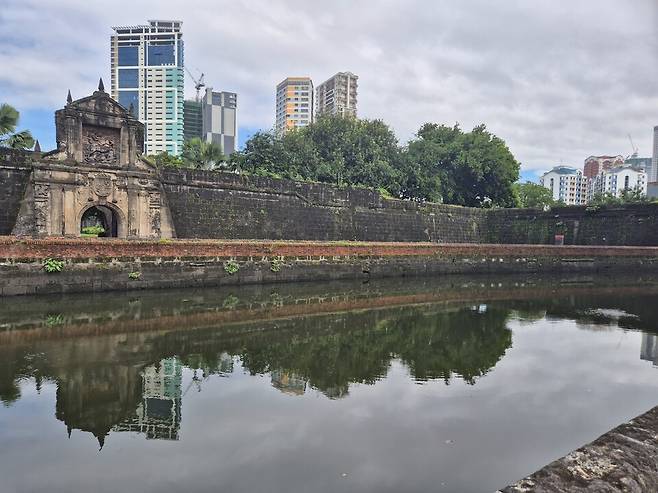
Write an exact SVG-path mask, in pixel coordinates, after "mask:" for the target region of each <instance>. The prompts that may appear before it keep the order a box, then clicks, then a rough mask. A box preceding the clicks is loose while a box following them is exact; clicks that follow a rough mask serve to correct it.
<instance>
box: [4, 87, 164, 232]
mask: <svg viewBox="0 0 658 493" xmlns="http://www.w3.org/2000/svg"><path fill="white" fill-rule="evenodd" d="M55 123H56V138H57V149H56V150H55V151H52V152H48V153H45V154H36V155H34V156H32V160H31V162H30V167H31V173H30V177H29V180H28V183H27V185H26V186H25V189H24V191H23V200H22V202H21V205H20V209H19V211H18V214H17V218H16V220H15V225H14V227H13V229H12V234H15V235H30V236H80V234H81V226H82V225H83V222H84V221H83V218H87V223H89V221H90V219H89V218H91V220H93V221H96V222H97V223H98V225H99V226H101V227H102V228H103V230H104V233H103V235H105V236H114V237H118V238H170V237H172V236H174V229H173V225H172V222H171V219H170V217H171V216H170V214H169V210H168V209H167V207H166V200H165V199H164V198H163V193H162V188H161V185H160V180H159V178H158V174H157V170H156V169H155V168H154V167H153V166H151V165H150V164H149V163H148V162H146V161H145V160H143V159H142V158H141V149H142V148H143V140H144V127H143V125H142V124H141V123H140V122H139V121H137V120H136V119H134V118H133V117H132V115H131V114H130V113H129V112H128V111H127V110H126V109H125V108H123V107H122V106H121V105H119V104H118V103H116V102H115V101H114V100H113V99H112V98H111V97H110V96H109V94H107V93H106V92H104V91H103V90H102V86H100V87H99V90H98V91H96V92H94V93H93V94H92V95H91V96H89V97H86V98H82V99H79V100H76V101H72V100H71V99H69V101H68V104H67V105H66V106H65V107H64V108H63V109H61V110H58V111H57V112H56V113H55ZM90 224H93V223H90Z"/></svg>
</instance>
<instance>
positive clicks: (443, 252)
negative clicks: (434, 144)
mask: <svg viewBox="0 0 658 493" xmlns="http://www.w3.org/2000/svg"><path fill="white" fill-rule="evenodd" d="M272 256H284V257H345V256H356V257H360V256H364V257H366V256H376V257H389V256H390V257H393V256H444V257H450V256H459V257H464V256H470V257H472V256H476V257H501V258H502V257H571V258H586V257H590V258H591V257H656V258H657V259H658V247H637V246H554V245H500V244H474V243H470V244H465V243H444V244H439V243H382V242H346V241H339V242H321V241H273V240H182V239H176V240H118V239H108V238H47V239H32V238H30V239H28V238H20V237H13V236H0V259H3V258H4V259H30V258H38V259H41V258H48V257H54V258H67V259H69V258H71V259H72V258H117V257H161V258H176V257H272Z"/></svg>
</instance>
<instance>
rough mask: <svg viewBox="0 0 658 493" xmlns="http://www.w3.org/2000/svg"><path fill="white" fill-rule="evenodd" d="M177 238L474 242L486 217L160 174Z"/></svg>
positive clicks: (222, 178)
mask: <svg viewBox="0 0 658 493" xmlns="http://www.w3.org/2000/svg"><path fill="white" fill-rule="evenodd" d="M161 177H162V182H163V187H164V190H165V192H166V194H167V199H168V202H169V207H170V209H171V213H172V217H173V221H174V225H175V229H176V233H177V235H178V237H179V238H235V239H238V238H240V239H246V238H267V239H275V240H276V239H291V240H319V241H327V240H338V241H339V240H356V241H431V242H442V243H456V242H458V243H478V242H480V241H482V239H483V237H484V233H485V231H484V229H483V228H484V226H483V224H484V223H483V220H484V218H485V217H486V211H483V210H480V209H470V208H466V207H456V206H448V205H440V204H425V205H423V204H419V203H416V202H409V201H401V200H387V199H384V198H382V196H381V195H380V194H379V193H378V192H376V191H373V190H366V189H360V188H345V189H339V188H336V187H332V186H329V185H324V184H320V183H302V182H292V181H288V180H278V179H272V178H265V177H247V176H241V175H237V174H232V173H217V172H211V171H200V170H166V171H163V172H162V173H161Z"/></svg>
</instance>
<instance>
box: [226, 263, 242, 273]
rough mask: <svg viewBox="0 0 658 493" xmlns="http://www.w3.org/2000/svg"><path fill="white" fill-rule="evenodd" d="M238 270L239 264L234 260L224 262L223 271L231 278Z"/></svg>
mask: <svg viewBox="0 0 658 493" xmlns="http://www.w3.org/2000/svg"><path fill="white" fill-rule="evenodd" d="M239 270H240V264H238V263H237V262H236V261H235V260H227V261H226V262H224V271H226V273H227V274H229V275H231V276H232V275H233V274H235V273H236V272H237V271H239Z"/></svg>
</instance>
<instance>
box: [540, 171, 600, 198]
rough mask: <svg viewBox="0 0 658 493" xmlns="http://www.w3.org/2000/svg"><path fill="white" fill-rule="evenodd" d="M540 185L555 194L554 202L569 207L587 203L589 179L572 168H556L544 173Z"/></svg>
mask: <svg viewBox="0 0 658 493" xmlns="http://www.w3.org/2000/svg"><path fill="white" fill-rule="evenodd" d="M539 183H540V184H541V185H542V186H543V187H546V188H548V189H549V190H550V191H551V193H552V194H553V200H556V201H560V202H564V203H565V204H567V205H583V204H586V203H587V184H588V179H587V178H586V177H585V176H583V173H582V171H580V170H579V169H576V168H572V167H570V166H556V167H555V168H553V169H552V170H550V171H548V172H546V173H544V174H543V175H542V177H541V178H540V179H539Z"/></svg>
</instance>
